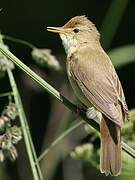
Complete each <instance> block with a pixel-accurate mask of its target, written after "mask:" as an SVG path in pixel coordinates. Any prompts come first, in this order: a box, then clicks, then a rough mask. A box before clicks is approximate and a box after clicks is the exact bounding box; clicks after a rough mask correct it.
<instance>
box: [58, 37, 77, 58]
mask: <svg viewBox="0 0 135 180" xmlns="http://www.w3.org/2000/svg"><path fill="white" fill-rule="evenodd" d="M60 37H61V39H62V44H63V46H64V48H65V51H66V54H67V55H70V54H72V53H73V52H74V51H75V49H76V46H77V41H76V40H75V39H74V38H71V37H70V36H66V35H64V34H60Z"/></svg>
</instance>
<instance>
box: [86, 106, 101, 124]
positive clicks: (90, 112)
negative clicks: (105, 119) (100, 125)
mask: <svg viewBox="0 0 135 180" xmlns="http://www.w3.org/2000/svg"><path fill="white" fill-rule="evenodd" d="M86 116H87V118H88V119H94V120H96V121H98V122H99V121H100V120H101V118H102V114H101V113H100V112H99V111H97V110H96V109H95V108H94V107H89V108H88V109H87V111H86Z"/></svg>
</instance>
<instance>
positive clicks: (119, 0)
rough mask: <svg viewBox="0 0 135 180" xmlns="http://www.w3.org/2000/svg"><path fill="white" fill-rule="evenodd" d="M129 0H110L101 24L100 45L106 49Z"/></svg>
mask: <svg viewBox="0 0 135 180" xmlns="http://www.w3.org/2000/svg"><path fill="white" fill-rule="evenodd" d="M128 2H129V0H112V2H111V5H110V7H109V9H108V12H107V13H106V17H105V19H104V22H103V24H102V26H101V34H102V39H101V40H102V45H103V47H104V48H105V49H108V48H109V46H110V44H111V42H112V39H113V38H114V36H115V34H116V31H117V29H118V26H119V25H120V21H121V19H122V17H123V14H124V12H125V9H126V7H127V4H128Z"/></svg>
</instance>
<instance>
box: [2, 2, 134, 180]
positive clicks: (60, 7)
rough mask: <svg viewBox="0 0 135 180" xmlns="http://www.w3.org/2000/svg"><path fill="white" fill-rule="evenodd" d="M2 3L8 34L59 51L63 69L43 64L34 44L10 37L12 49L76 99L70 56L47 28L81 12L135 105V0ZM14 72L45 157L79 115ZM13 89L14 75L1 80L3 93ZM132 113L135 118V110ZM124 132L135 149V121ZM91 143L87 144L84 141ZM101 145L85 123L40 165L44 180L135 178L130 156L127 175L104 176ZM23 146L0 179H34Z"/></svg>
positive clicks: (36, 142)
mask: <svg viewBox="0 0 135 180" xmlns="http://www.w3.org/2000/svg"><path fill="white" fill-rule="evenodd" d="M52 4H53V5H52ZM0 6H1V7H2V8H3V10H2V11H1V12H0V22H1V23H0V29H1V32H2V34H5V35H9V36H12V37H15V38H20V39H23V40H26V41H28V42H31V43H32V44H34V47H35V46H36V47H39V48H49V49H52V52H53V54H55V55H56V56H57V58H58V59H59V62H60V64H61V66H62V70H61V71H56V70H55V69H53V68H52V67H51V68H48V67H41V66H38V65H37V64H36V62H35V61H33V59H32V56H31V48H29V47H28V46H25V45H22V44H20V43H14V42H12V41H11V40H8V39H9V38H6V36H5V41H4V42H5V43H6V44H8V46H9V48H10V50H11V51H12V52H13V53H14V54H16V55H17V56H18V57H19V58H20V59H21V60H23V62H25V63H26V64H27V65H29V66H30V67H31V68H32V69H33V70H34V71H35V72H37V73H38V74H40V76H41V77H43V78H44V79H45V80H47V81H48V82H49V83H50V84H52V85H53V86H55V87H56V88H57V89H58V90H59V91H60V92H62V94H64V95H65V96H66V97H68V98H69V99H71V100H72V101H74V102H75V98H74V96H73V93H72V90H71V88H70V86H69V85H68V81H67V76H66V73H65V65H64V64H65V55H64V50H63V48H62V46H61V41H60V40H59V39H58V38H57V37H55V36H54V35H53V34H49V33H48V32H46V26H48V25H54V26H55V25H56V26H59V25H63V24H64V23H65V22H66V21H67V20H68V19H70V18H71V17H73V16H75V15H82V14H86V15H87V16H88V17H89V18H90V19H91V20H92V21H94V22H95V23H96V25H97V27H98V28H99V29H100V31H101V33H102V39H101V41H102V44H103V46H104V48H105V49H106V50H107V51H108V53H109V55H110V57H111V59H112V61H113V63H114V65H115V66H116V68H117V72H118V75H119V77H120V79H121V82H122V85H123V89H124V92H125V95H126V99H127V102H128V106H129V108H130V109H132V108H134V98H133V97H134V91H135V84H134V69H135V63H134V60H135V56H134V55H135V44H134V43H135V36H134V32H135V25H134V24H133V23H134V22H133V18H134V17H135V14H134V6H135V2H134V1H133V0H130V1H128V0H117V1H116V0H114V1H108V0H102V1H95V0H91V1H87V0H86V1H84V2H82V1H76V0H75V1H71V0H68V1H62V0H60V1H53V2H51V1H42V0H39V1H36V0H34V1H32V0H29V1H26V0H24V1H16V0H14V1H8V0H5V1H3V2H1V4H0ZM3 38H4V36H3ZM6 39H7V40H6ZM32 48H33V47H32ZM14 76H15V80H16V82H17V85H18V88H19V91H20V94H21V98H22V101H23V105H24V109H25V111H26V116H27V119H28V122H29V126H30V129H31V132H32V138H33V142H34V145H35V148H36V152H37V155H40V154H41V151H43V150H44V149H45V148H47V147H48V146H49V145H50V143H51V142H52V141H53V140H54V139H56V137H57V136H58V135H59V134H61V133H62V132H63V131H64V130H65V129H66V128H68V127H69V124H70V123H71V122H72V121H74V120H76V119H77V117H76V116H75V115H73V114H71V113H70V112H69V111H68V110H67V109H65V107H64V106H63V105H62V104H59V103H58V102H57V101H56V100H54V99H53V98H52V97H50V96H49V95H48V93H45V92H44V91H43V90H42V89H41V88H40V87H39V86H37V84H35V83H34V82H33V81H32V80H31V79H30V78H28V77H27V76H26V75H25V74H24V73H22V72H21V71H20V70H18V69H17V68H16V69H15V70H14ZM8 88H9V82H8V78H7V77H5V78H4V79H3V78H2V79H0V92H4V91H7V90H8ZM7 103H8V100H7V98H1V99H0V110H1V112H2V110H3V107H4V105H5V104H7ZM132 117H134V114H133V115H132ZM133 120H134V118H133ZM124 133H125V134H124ZM123 134H124V137H125V139H126V142H127V143H129V144H130V145H131V146H132V147H135V145H134V143H133V142H134V123H132V124H129V125H128V124H127V126H125V129H124V131H123ZM89 142H92V143H94V146H93V145H91V144H88V143H89ZM85 143H87V144H86V145H84V144H85ZM77 145H83V146H79V148H80V149H79V150H78V149H75V151H74V148H75V147H76V146H77ZM98 147H99V138H98V134H97V133H95V131H93V130H91V129H90V130H89V128H88V127H85V128H84V126H83V125H81V126H79V127H78V128H76V130H74V131H73V132H72V133H70V134H69V135H68V137H66V138H65V139H64V140H61V141H60V143H58V144H57V146H55V147H54V148H52V149H51V151H50V152H49V153H48V154H47V155H46V156H45V158H44V159H43V160H42V161H41V163H40V165H41V170H42V173H43V175H44V179H57V180H58V179H60V180H61V179H62V180H63V179H64V180H65V179H70V180H72V179H78V180H83V179H90V178H92V177H93V178H97V179H99V178H102V179H123V180H124V178H128V179H129V178H130V179H133V178H134V164H135V161H134V160H133V159H132V158H131V157H129V156H128V155H126V154H123V156H124V167H123V171H124V173H123V174H122V176H120V177H116V178H112V177H105V176H104V175H101V174H100V173H99V170H98V169H97V168H98V155H99V152H98ZM17 148H18V152H19V157H18V159H17V161H16V162H15V163H11V162H9V161H6V162H5V163H3V164H1V168H0V178H1V179H3V180H4V179H5V180H6V179H9V180H10V179H11V180H12V179H26V180H27V179H29V180H30V179H33V178H32V174H31V170H30V165H29V161H28V156H27V153H26V149H25V146H24V142H23V141H22V142H21V143H19V145H18V147H17ZM93 148H94V150H95V149H96V152H97V153H96V154H95V156H93V155H92V151H93ZM71 151H72V153H71V156H70V152H71ZM78 152H79V153H80V154H78ZM94 152H95V151H94ZM78 155H79V156H78ZM72 157H73V158H72ZM74 159H80V160H74Z"/></svg>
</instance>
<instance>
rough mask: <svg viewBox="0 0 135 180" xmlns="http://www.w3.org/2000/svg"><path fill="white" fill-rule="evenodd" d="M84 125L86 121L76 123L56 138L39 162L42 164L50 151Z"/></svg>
mask: <svg viewBox="0 0 135 180" xmlns="http://www.w3.org/2000/svg"><path fill="white" fill-rule="evenodd" d="M82 124H84V121H79V122H77V123H75V124H74V125H72V126H71V127H70V128H68V129H67V130H65V131H64V132H63V133H62V134H61V135H60V136H59V137H57V138H56V140H54V141H53V142H52V143H51V145H50V146H49V147H48V148H47V149H46V150H45V151H44V152H43V153H42V154H41V155H40V156H39V158H38V162H40V161H41V160H42V159H43V158H44V157H45V156H46V155H47V154H48V153H49V151H50V150H51V149H52V148H53V147H54V146H56V145H57V144H58V143H59V142H60V141H61V140H62V139H64V138H65V137H66V136H67V135H69V134H70V133H71V132H72V131H73V130H75V129H76V128H78V127H79V126H81V125H82Z"/></svg>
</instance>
